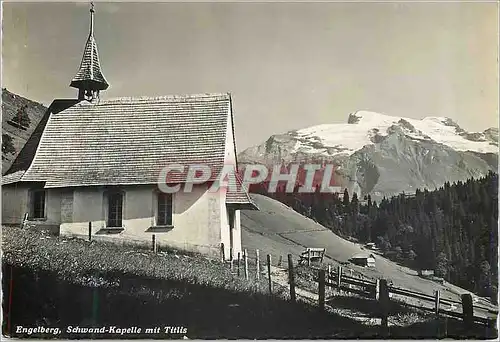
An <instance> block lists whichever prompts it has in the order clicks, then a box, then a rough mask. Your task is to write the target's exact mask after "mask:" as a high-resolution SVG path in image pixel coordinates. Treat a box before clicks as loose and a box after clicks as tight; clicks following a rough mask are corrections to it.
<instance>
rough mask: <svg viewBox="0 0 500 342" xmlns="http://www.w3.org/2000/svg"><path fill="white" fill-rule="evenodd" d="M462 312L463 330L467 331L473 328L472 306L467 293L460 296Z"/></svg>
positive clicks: (470, 298)
mask: <svg viewBox="0 0 500 342" xmlns="http://www.w3.org/2000/svg"><path fill="white" fill-rule="evenodd" d="M462 310H463V318H464V326H465V329H466V330H469V329H471V328H472V327H473V326H474V308H473V306H472V296H471V295H470V294H468V293H464V294H463V295H462Z"/></svg>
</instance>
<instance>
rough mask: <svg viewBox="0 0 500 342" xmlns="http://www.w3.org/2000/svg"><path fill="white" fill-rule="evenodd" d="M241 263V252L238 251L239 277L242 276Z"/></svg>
mask: <svg viewBox="0 0 500 342" xmlns="http://www.w3.org/2000/svg"><path fill="white" fill-rule="evenodd" d="M240 264H241V252H238V264H237V268H238V277H239V276H240Z"/></svg>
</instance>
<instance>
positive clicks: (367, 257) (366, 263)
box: [350, 253, 375, 267]
mask: <svg viewBox="0 0 500 342" xmlns="http://www.w3.org/2000/svg"><path fill="white" fill-rule="evenodd" d="M350 261H351V262H352V263H353V264H355V265H359V266H363V267H375V256H374V255H373V254H371V253H370V254H365V253H359V254H355V255H354V256H353V257H352V258H351V259H350Z"/></svg>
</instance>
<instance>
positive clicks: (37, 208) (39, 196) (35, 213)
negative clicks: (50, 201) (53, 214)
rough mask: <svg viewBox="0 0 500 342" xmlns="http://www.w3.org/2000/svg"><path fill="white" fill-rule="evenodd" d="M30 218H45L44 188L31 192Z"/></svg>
mask: <svg viewBox="0 0 500 342" xmlns="http://www.w3.org/2000/svg"><path fill="white" fill-rule="evenodd" d="M32 196H33V197H32V208H31V213H32V215H31V216H32V218H33V219H42V218H45V190H35V191H33V193H32Z"/></svg>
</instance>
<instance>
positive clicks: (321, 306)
mask: <svg viewBox="0 0 500 342" xmlns="http://www.w3.org/2000/svg"><path fill="white" fill-rule="evenodd" d="M325 278H326V274H325V270H319V286H318V299H319V309H320V310H322V311H323V310H325V285H326V284H325V283H326V279H325Z"/></svg>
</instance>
